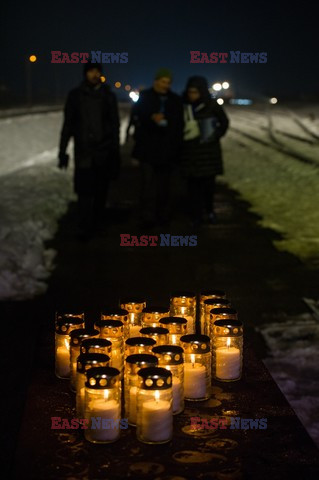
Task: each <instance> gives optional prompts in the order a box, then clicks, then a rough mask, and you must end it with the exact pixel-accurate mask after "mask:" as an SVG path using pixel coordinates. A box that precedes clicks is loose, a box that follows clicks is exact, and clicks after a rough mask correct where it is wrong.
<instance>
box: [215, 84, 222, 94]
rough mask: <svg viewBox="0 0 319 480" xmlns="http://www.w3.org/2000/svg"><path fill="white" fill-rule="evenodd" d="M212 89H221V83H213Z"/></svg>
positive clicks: (217, 90)
mask: <svg viewBox="0 0 319 480" xmlns="http://www.w3.org/2000/svg"><path fill="white" fill-rule="evenodd" d="M213 89H214V90H215V91H216V92H219V90H221V89H222V85H221V83H214V85H213Z"/></svg>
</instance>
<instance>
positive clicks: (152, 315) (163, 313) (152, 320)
mask: <svg viewBox="0 0 319 480" xmlns="http://www.w3.org/2000/svg"><path fill="white" fill-rule="evenodd" d="M168 316H169V308H166V307H154V306H151V307H146V308H143V312H142V327H158V322H159V320H160V318H164V317H168Z"/></svg>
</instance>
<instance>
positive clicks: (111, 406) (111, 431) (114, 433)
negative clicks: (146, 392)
mask: <svg viewBox="0 0 319 480" xmlns="http://www.w3.org/2000/svg"><path fill="white" fill-rule="evenodd" d="M108 397H109V392H108V390H105V391H104V399H99V400H92V401H90V402H89V405H88V409H89V411H88V412H87V413H88V414H89V418H91V417H95V418H96V421H95V422H94V424H96V427H97V426H101V428H92V423H91V425H90V427H89V428H90V429H91V439H92V440H95V441H97V442H105V441H112V440H116V439H117V437H118V435H119V428H120V425H119V423H120V418H121V410H120V404H119V403H118V402H117V401H116V400H108ZM97 417H100V418H101V424H100V425H99V421H100V420H99V418H97ZM103 419H104V420H109V421H112V420H113V421H114V422H115V426H113V425H112V424H111V425H109V427H110V428H102V427H103Z"/></svg>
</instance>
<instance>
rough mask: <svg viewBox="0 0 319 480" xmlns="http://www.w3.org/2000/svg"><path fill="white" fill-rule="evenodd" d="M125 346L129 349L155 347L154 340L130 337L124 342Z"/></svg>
mask: <svg viewBox="0 0 319 480" xmlns="http://www.w3.org/2000/svg"><path fill="white" fill-rule="evenodd" d="M125 344H126V345H128V346H130V347H139V346H141V347H144V346H152V345H156V340H154V338H150V337H131V338H128V339H127V340H126V342H125Z"/></svg>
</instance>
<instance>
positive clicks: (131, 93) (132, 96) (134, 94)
mask: <svg viewBox="0 0 319 480" xmlns="http://www.w3.org/2000/svg"><path fill="white" fill-rule="evenodd" d="M129 97H130V98H131V99H132V100H133V102H137V100H138V99H139V97H140V95H139V93H138V92H130V93H129Z"/></svg>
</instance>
